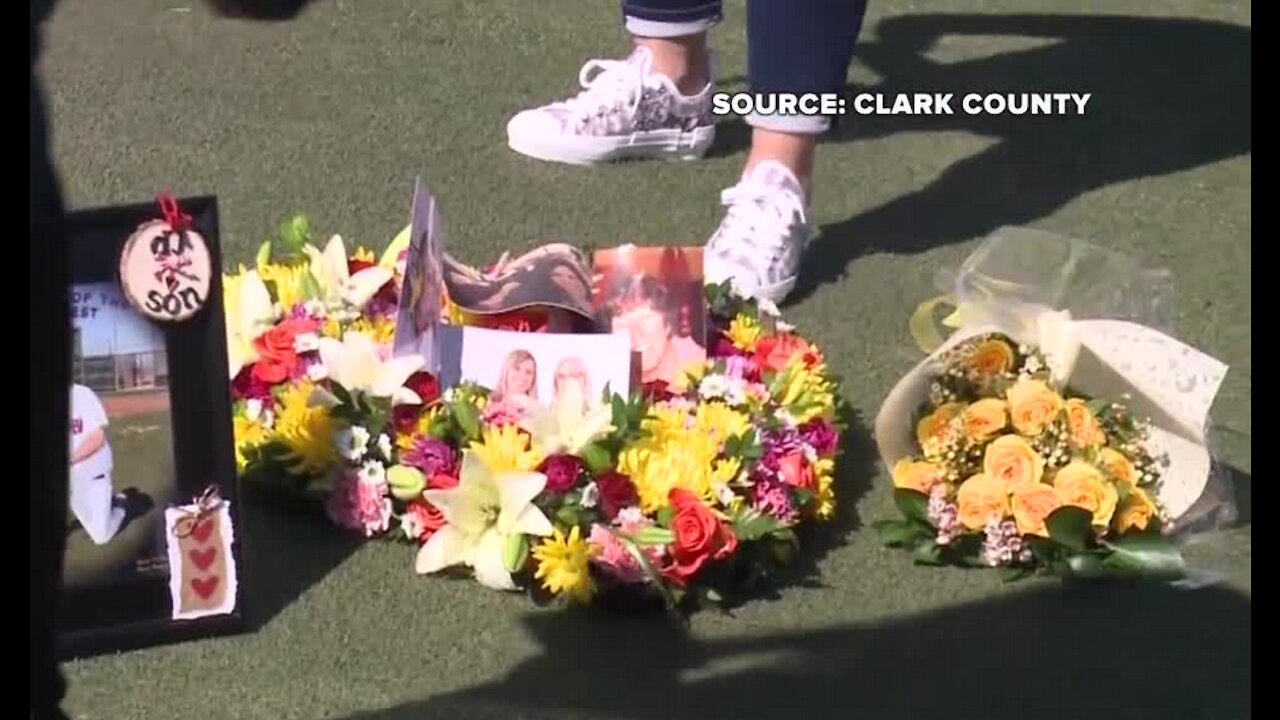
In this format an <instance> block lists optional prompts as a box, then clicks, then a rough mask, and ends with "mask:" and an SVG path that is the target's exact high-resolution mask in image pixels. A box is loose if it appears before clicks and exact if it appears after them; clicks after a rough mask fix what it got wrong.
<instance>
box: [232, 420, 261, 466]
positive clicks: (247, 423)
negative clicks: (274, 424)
mask: <svg viewBox="0 0 1280 720" xmlns="http://www.w3.org/2000/svg"><path fill="white" fill-rule="evenodd" d="M232 427H233V432H234V433H235V443H236V469H237V470H244V467H245V465H247V464H248V458H247V457H246V456H245V453H246V451H248V450H249V449H251V448H254V447H257V446H259V445H261V444H262V443H264V442H266V439H267V430H266V428H264V427H262V423H260V422H257V421H256V420H250V419H249V418H247V417H245V416H243V415H237V416H236V417H235V419H234V420H233V421H232Z"/></svg>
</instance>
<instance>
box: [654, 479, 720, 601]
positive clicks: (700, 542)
mask: <svg viewBox="0 0 1280 720" xmlns="http://www.w3.org/2000/svg"><path fill="white" fill-rule="evenodd" d="M670 498H671V507H672V509H673V510H675V515H674V516H672V519H671V532H673V533H674V534H675V536H676V539H675V542H674V543H672V545H671V564H670V565H668V566H667V567H666V569H665V574H666V575H667V576H668V577H670V578H671V579H672V580H674V581H676V582H677V583H680V584H681V585H683V584H684V583H685V582H687V581H688V580H689V578H691V577H693V576H694V575H696V574H697V573H698V571H699V570H701V569H702V566H703V564H705V563H706V562H707V560H720V559H723V558H725V557H728V556H730V555H732V554H733V553H734V551H736V550H737V549H738V538H737V536H735V535H734V534H733V531H732V530H730V529H729V526H727V525H725V524H724V523H722V522H720V519H719V518H717V517H716V516H715V515H714V514H712V512H711V510H710V509H708V508H707V506H706V505H703V504H702V501H701V500H699V499H698V497H697V496H696V495H694V494H693V493H691V492H689V491H688V490H680V489H676V490H672V491H671V495H670Z"/></svg>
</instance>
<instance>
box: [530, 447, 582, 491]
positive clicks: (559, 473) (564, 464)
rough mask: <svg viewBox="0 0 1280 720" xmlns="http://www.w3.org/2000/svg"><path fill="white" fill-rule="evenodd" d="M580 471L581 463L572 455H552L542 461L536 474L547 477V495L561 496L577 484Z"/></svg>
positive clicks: (580, 475)
mask: <svg viewBox="0 0 1280 720" xmlns="http://www.w3.org/2000/svg"><path fill="white" fill-rule="evenodd" d="M582 469H583V468H582V461H581V460H579V459H578V458H576V457H574V456H572V455H552V456H551V457H549V458H547V459H546V460H543V461H542V465H540V466H539V467H538V472H540V473H542V474H544V475H546V476H547V486H546V491H547V492H548V493H551V494H552V495H563V494H565V493H567V492H569V491H570V490H572V489H573V486H574V485H576V484H577V483H578V478H580V477H582Z"/></svg>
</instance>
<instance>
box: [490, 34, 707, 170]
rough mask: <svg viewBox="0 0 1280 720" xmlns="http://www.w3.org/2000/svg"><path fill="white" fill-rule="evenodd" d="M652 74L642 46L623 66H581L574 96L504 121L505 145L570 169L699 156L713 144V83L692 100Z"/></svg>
mask: <svg viewBox="0 0 1280 720" xmlns="http://www.w3.org/2000/svg"><path fill="white" fill-rule="evenodd" d="M652 68H653V56H652V54H651V53H650V52H649V51H648V50H647V49H645V48H637V49H636V50H635V51H634V52H633V53H632V54H631V56H630V57H628V58H627V59H626V60H590V61H588V62H587V63H586V64H585V65H583V66H582V70H581V71H580V72H579V73H578V82H579V84H581V85H582V87H583V90H582V92H580V93H578V94H577V95H576V96H574V97H572V98H569V99H568V100H564V101H561V102H556V103H551V104H550V105H544V106H542V107H539V108H534V109H531V110H525V111H523V112H521V113H519V114H517V115H516V116H515V117H513V118H511V121H510V122H508V123H507V144H508V145H509V146H510V147H511V149H512V150H515V151H516V152H518V153H521V154H524V155H528V156H530V157H534V158H537V159H539V160H550V161H552V162H562V163H568V164H571V165H593V164H596V163H602V162H610V161H614V160H623V159H636V158H646V159H656V158H664V159H670V158H679V159H681V160H696V159H698V158H701V157H702V156H703V155H704V154H705V153H706V151H707V148H709V147H710V146H711V141H712V140H714V139H715V124H714V120H713V117H712V115H711V94H712V91H713V88H714V85H713V83H712V82H708V83H707V86H706V87H705V88H703V89H702V91H701V92H699V93H698V94H697V95H693V96H686V95H681V94H680V92H679V90H677V89H676V86H675V83H673V82H671V79H670V78H668V77H666V76H665V75H661V74H658V73H655V72H653V71H652Z"/></svg>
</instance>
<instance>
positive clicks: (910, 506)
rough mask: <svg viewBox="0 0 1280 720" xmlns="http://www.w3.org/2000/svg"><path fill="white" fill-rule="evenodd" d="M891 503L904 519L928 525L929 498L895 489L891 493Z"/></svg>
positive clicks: (911, 491) (902, 489)
mask: <svg viewBox="0 0 1280 720" xmlns="http://www.w3.org/2000/svg"><path fill="white" fill-rule="evenodd" d="M893 502H894V504H896V505H897V506H898V510H899V511H900V512H901V513H902V514H903V516H904V517H906V518H908V519H910V520H919V521H920V522H923V523H925V524H929V512H928V509H929V497H928V496H927V495H925V494H924V493H922V492H917V491H915V490H908V489H906V488H896V489H894V491H893Z"/></svg>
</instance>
